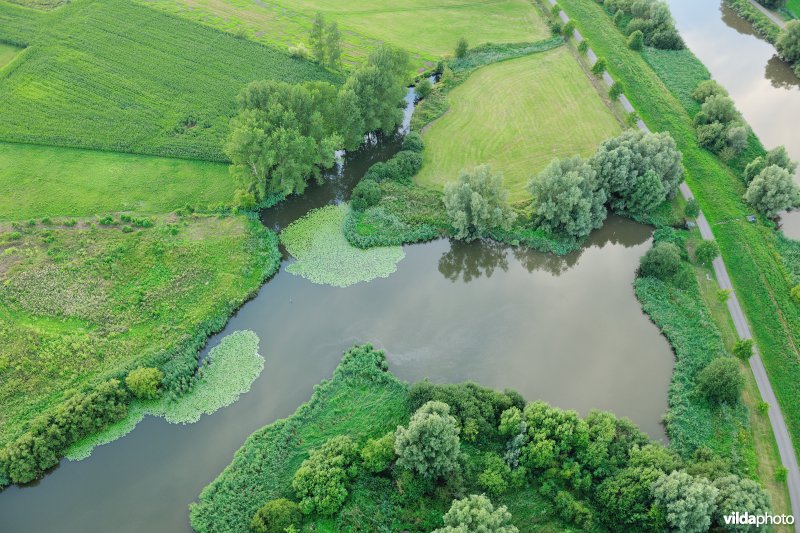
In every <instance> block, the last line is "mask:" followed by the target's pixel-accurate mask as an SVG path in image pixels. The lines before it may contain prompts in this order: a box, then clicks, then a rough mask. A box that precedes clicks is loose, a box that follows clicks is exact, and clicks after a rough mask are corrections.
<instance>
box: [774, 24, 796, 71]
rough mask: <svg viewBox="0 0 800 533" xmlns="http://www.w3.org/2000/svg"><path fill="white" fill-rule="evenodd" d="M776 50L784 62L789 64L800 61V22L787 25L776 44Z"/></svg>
mask: <svg viewBox="0 0 800 533" xmlns="http://www.w3.org/2000/svg"><path fill="white" fill-rule="evenodd" d="M775 48H777V49H778V53H779V54H780V56H781V58H782V59H783V60H784V61H788V62H789V63H794V62H796V61H800V20H792V21H790V22H787V23H786V26H785V27H784V28H783V30H781V33H780V36H779V37H778V41H777V42H776V43H775Z"/></svg>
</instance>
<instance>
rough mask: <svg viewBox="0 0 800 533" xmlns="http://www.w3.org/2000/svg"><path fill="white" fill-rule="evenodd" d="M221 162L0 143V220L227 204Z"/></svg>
mask: <svg viewBox="0 0 800 533" xmlns="http://www.w3.org/2000/svg"><path fill="white" fill-rule="evenodd" d="M235 188H236V180H234V179H233V178H232V177H231V175H230V174H229V172H228V166H227V165H224V164H222V163H212V162H206V161H192V160H185V159H168V158H164V157H153V156H141V155H132V154H121V153H114V152H100V151H93V150H79V149H74V148H58V147H52V146H37V145H30V144H15V143H0V221H13V220H28V219H30V218H42V217H61V216H63V217H85V216H93V215H104V214H106V213H110V212H118V211H135V212H137V213H142V214H156V213H168V212H171V211H174V210H176V209H178V208H180V207H183V206H185V205H187V204H188V205H191V206H194V207H198V208H203V209H205V208H207V207H208V206H210V205H214V204H219V203H230V201H231V199H232V198H233V194H234V189H235Z"/></svg>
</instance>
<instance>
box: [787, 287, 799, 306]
mask: <svg viewBox="0 0 800 533" xmlns="http://www.w3.org/2000/svg"><path fill="white" fill-rule="evenodd" d="M789 293H790V294H791V296H792V299H793V300H794V301H795V303H800V283H799V284H797V285H795V286H794V287H792V289H791V290H790V291H789Z"/></svg>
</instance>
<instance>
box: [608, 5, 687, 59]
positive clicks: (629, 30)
mask: <svg viewBox="0 0 800 533" xmlns="http://www.w3.org/2000/svg"><path fill="white" fill-rule="evenodd" d="M598 1H599V2H601V3H603V5H604V6H605V8H606V9H607V10H608V11H609V12H610V13H611V14H612V15H613V16H614V23H615V24H616V25H617V26H618V27H620V29H622V31H623V32H624V33H625V35H628V36H629V38H630V36H631V35H633V34H635V33H636V32H641V34H642V37H643V40H644V44H646V45H648V46H652V47H653V48H661V49H664V50H680V49H682V48H684V47H685V46H686V45H685V44H684V42H683V39H682V38H681V36H680V34H679V33H678V30H677V28H675V21H674V20H673V18H672V14H671V13H670V11H669V6H668V5H667V4H666V2H663V1H661V0H605V1H603V0H598Z"/></svg>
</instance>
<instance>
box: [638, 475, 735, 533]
mask: <svg viewBox="0 0 800 533" xmlns="http://www.w3.org/2000/svg"><path fill="white" fill-rule="evenodd" d="M718 493H719V491H718V489H716V488H715V487H713V486H712V485H711V483H710V482H709V481H708V480H707V479H705V478H697V477H693V476H690V475H689V474H687V473H686V472H679V471H676V472H672V473H671V474H668V475H667V474H664V475H662V476H661V477H660V478H658V480H656V482H655V483H654V484H653V497H654V498H655V501H656V504H657V505H658V507H659V508H661V510H662V511H663V512H664V513H665V515H666V520H667V524H668V525H669V526H670V528H672V529H674V530H676V531H681V532H686V533H693V532H697V533H700V532H705V531H708V528H709V526H711V515H712V513H713V512H714V509H715V506H716V503H715V499H716V497H717V494H718Z"/></svg>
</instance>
